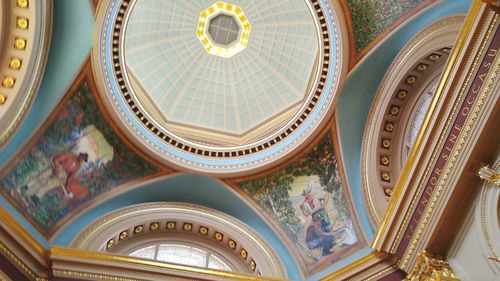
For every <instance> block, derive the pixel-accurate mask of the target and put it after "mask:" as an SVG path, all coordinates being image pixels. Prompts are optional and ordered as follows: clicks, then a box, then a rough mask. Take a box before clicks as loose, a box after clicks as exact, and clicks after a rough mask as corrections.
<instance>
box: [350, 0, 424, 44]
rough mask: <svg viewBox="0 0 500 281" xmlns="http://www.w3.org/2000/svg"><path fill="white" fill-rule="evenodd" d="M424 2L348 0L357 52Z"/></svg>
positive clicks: (420, 0)
mask: <svg viewBox="0 0 500 281" xmlns="http://www.w3.org/2000/svg"><path fill="white" fill-rule="evenodd" d="M422 2H424V0H347V5H348V6H349V10H350V11H351V17H352V24H353V28H354V37H355V38H356V50H357V51H358V52H359V51H361V50H363V49H364V48H365V47H366V46H367V45H368V44H369V43H370V42H371V41H372V40H373V39H375V37H377V36H378V35H379V34H380V33H382V32H383V31H384V30H385V29H386V28H388V27H389V26H390V25H391V24H393V23H394V22H395V21H396V20H398V19H399V18H400V17H401V16H403V15H404V14H405V13H406V12H408V11H409V10H411V9H412V8H415V7H416V6H418V5H419V4H421V3H422Z"/></svg>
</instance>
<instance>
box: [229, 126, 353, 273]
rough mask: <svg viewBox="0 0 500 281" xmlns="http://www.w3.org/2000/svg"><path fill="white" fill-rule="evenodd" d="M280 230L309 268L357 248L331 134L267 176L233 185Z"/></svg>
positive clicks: (316, 267)
mask: <svg viewBox="0 0 500 281" xmlns="http://www.w3.org/2000/svg"><path fill="white" fill-rule="evenodd" d="M239 185H240V187H241V188H242V189H243V190H244V191H245V192H246V193H248V194H249V195H250V196H251V197H252V198H253V199H254V200H255V201H256V202H257V203H258V204H259V205H260V206H261V207H262V208H263V209H264V210H265V211H266V212H267V213H268V214H269V215H270V216H271V217H272V218H273V219H275V220H276V221H277V222H278V224H279V226H280V227H281V228H282V229H283V230H284V231H285V232H286V234H287V235H288V237H289V238H290V240H291V241H292V243H293V244H294V246H295V250H296V251H297V252H298V254H299V256H300V257H301V258H302V259H303V262H304V264H305V265H306V266H307V269H308V270H309V271H316V270H318V269H320V268H322V267H323V266H325V265H326V264H331V263H332V262H334V261H335V260H337V259H339V258H341V257H343V256H345V255H347V254H349V253H351V252H353V251H349V249H350V248H355V249H359V246H360V242H361V241H360V239H359V233H358V232H359V227H357V222H356V221H355V217H354V216H353V214H352V207H351V206H349V204H350V201H348V199H347V198H348V197H346V194H347V190H346V189H345V187H344V186H343V184H342V181H341V178H340V174H339V167H338V163H337V158H336V155H335V150H334V146H333V140H332V134H330V133H328V134H326V135H325V136H324V137H323V139H321V141H319V142H318V144H316V145H315V146H314V147H313V148H312V149H311V151H310V152H309V153H308V154H307V155H305V156H304V157H302V158H300V159H298V160H296V161H294V162H292V163H291V164H289V165H287V166H285V167H284V168H283V169H281V170H280V171H278V172H275V173H273V174H271V175H268V176H265V177H262V178H258V179H254V180H251V181H247V182H242V183H240V184H239Z"/></svg>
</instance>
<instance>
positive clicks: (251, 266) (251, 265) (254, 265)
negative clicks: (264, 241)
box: [250, 260, 257, 271]
mask: <svg viewBox="0 0 500 281" xmlns="http://www.w3.org/2000/svg"><path fill="white" fill-rule="evenodd" d="M256 267H257V265H256V264H255V261H254V260H252V261H251V262H250V269H251V270H253V271H255V268H256Z"/></svg>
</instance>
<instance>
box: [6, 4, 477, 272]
mask: <svg viewBox="0 0 500 281" xmlns="http://www.w3.org/2000/svg"><path fill="white" fill-rule="evenodd" d="M470 2H471V1H470V0H446V1H441V2H439V3H438V4H436V5H434V6H432V7H431V8H430V9H426V10H425V11H424V12H422V13H421V14H420V15H419V16H417V17H415V18H413V19H412V20H411V21H408V22H407V23H405V25H404V26H402V27H401V28H400V29H399V30H397V31H396V32H395V33H393V34H392V35H391V36H390V37H389V38H387V40H385V41H384V42H383V43H382V44H381V45H380V46H378V48H376V49H374V51H373V53H372V54H371V55H370V56H369V57H367V58H366V60H365V61H363V63H362V64H360V65H359V66H358V67H357V68H356V69H355V70H354V71H353V72H352V73H350V75H349V77H348V79H347V81H346V82H345V85H344V88H343V90H342V93H341V97H340V99H339V106H338V109H337V110H338V122H339V133H340V137H341V148H342V150H343V155H344V164H345V170H346V173H347V178H348V181H349V186H350V188H351V192H352V196H353V197H354V204H355V207H356V209H357V213H358V214H359V218H360V222H361V225H362V228H363V230H364V232H365V233H366V235H367V237H368V239H369V240H371V239H372V238H373V235H374V230H373V228H372V226H371V224H370V222H369V219H368V215H367V213H366V209H365V208H364V205H363V199H362V191H361V176H360V175H361V173H360V156H361V155H360V152H361V143H362V137H363V133H364V125H365V122H366V118H367V116H368V112H369V110H370V106H371V102H372V100H373V97H374V95H375V93H376V91H377V88H378V86H379V84H380V82H381V80H382V78H383V76H384V74H385V71H386V70H387V69H388V67H389V66H390V64H391V62H392V60H393V59H394V58H395V57H396V55H397V54H398V52H399V51H400V50H401V49H402V48H403V47H404V45H405V44H406V43H407V42H408V41H409V40H410V39H411V38H412V37H413V36H415V35H416V34H417V33H418V31H419V30H422V29H423V28H424V27H425V26H427V25H429V24H430V23H432V22H433V21H435V20H437V19H439V18H440V17H443V16H447V15H450V14H455V13H464V12H466V11H467V9H468V7H469V5H470ZM93 28H94V18H93V15H92V9H91V7H90V5H89V1H88V0H79V1H76V0H54V21H53V34H52V42H51V46H50V52H49V60H48V64H47V68H46V71H45V75H44V78H43V80H42V85H41V87H40V91H39V93H38V96H37V98H36V99H35V101H34V103H33V106H32V108H31V110H30V112H29V114H28V115H27V117H26V119H25V121H24V122H23V123H22V124H21V127H20V128H19V130H17V132H16V133H15V135H14V136H13V138H12V139H11V141H10V142H9V143H8V144H7V146H6V147H5V148H4V149H3V150H2V151H0V167H1V166H2V165H5V164H6V163H7V161H8V160H9V159H10V158H12V157H15V153H16V152H17V151H18V150H19V149H20V148H21V147H22V146H23V144H24V143H25V142H26V141H27V140H28V139H29V138H30V136H31V135H32V134H33V132H35V131H36V129H37V128H38V127H39V126H40V125H41V124H42V123H43V120H45V119H46V117H47V116H48V115H49V113H50V112H51V111H52V109H53V108H54V106H55V105H56V104H57V102H58V101H59V100H60V98H61V97H62V95H63V94H64V93H65V91H66V90H67V88H68V87H69V86H70V84H71V82H72V81H73V79H74V78H75V77H76V75H77V74H78V70H79V69H80V67H81V66H82V64H83V63H84V61H85V59H86V58H87V57H88V55H89V52H90V48H91V45H92V33H93ZM157 201H178V202H187V203H194V204H200V205H203V206H206V207H209V208H213V209H216V210H219V211H222V212H225V213H228V214H231V215H232V216H234V217H236V218H238V219H240V220H241V221H243V222H244V223H246V224H248V225H249V226H251V227H253V228H254V229H255V230H256V231H257V232H258V233H260V234H261V235H262V236H263V238H265V239H266V240H267V241H268V242H269V243H270V244H271V245H273V247H274V248H275V250H276V251H277V253H278V254H279V256H280V257H281V259H282V260H283V263H284V264H285V266H286V267H287V271H288V274H289V276H290V278H291V279H294V280H300V275H299V272H298V270H297V264H296V263H295V262H294V261H293V259H292V258H291V256H290V253H289V252H288V251H287V250H286V248H285V247H284V244H283V243H282V242H281V240H280V238H279V236H278V235H277V234H276V233H275V232H274V231H273V230H272V229H271V228H270V227H269V226H268V225H267V224H266V222H265V221H264V220H263V219H261V218H260V217H259V216H258V215H257V214H256V213H255V212H254V211H253V210H252V209H251V208H250V207H248V205H246V203H244V202H243V201H242V200H241V199H239V198H238V197H237V196H236V195H234V194H233V193H232V192H231V191H230V190H228V189H227V188H226V187H225V186H223V185H221V184H220V183H219V182H217V181H215V180H213V179H211V178H208V177H203V176H197V175H183V176H176V177H173V178H170V179H163V180H161V181H156V182H152V183H148V184H146V185H144V186H142V187H141V188H140V189H133V190H129V191H127V192H125V193H122V194H121V195H119V196H117V197H115V198H112V199H110V200H107V201H105V202H101V203H99V204H98V205H97V206H95V207H94V208H93V209H92V210H88V211H87V212H85V213H82V214H80V216H79V217H77V218H76V219H75V220H74V221H73V222H72V223H70V224H69V225H67V227H66V228H65V229H63V230H62V231H61V232H60V233H59V234H58V235H57V236H56V237H54V239H53V241H52V242H51V244H54V245H61V246H67V245H68V244H69V242H70V241H71V239H72V238H73V237H74V236H75V235H76V234H77V233H78V232H79V231H80V230H82V229H83V228H84V227H85V226H87V225H88V224H89V223H90V222H92V221H93V220H95V219H97V218H98V217H100V216H102V215H105V214H106V213H109V212H112V211H114V210H116V209H118V208H122V207H126V206H130V205H132V204H138V203H145V202H157ZM0 204H1V205H2V206H4V208H5V209H6V210H7V211H8V212H10V213H11V214H12V215H13V216H14V217H15V218H16V219H17V220H18V221H19V222H20V223H21V224H22V226H23V227H25V228H26V229H27V230H28V231H29V232H30V233H31V234H32V235H34V236H35V238H37V239H38V240H39V241H40V242H41V243H42V244H43V245H44V246H45V247H49V245H50V244H49V242H48V241H47V240H46V239H45V238H43V237H42V235H40V233H38V232H37V231H36V230H35V229H34V228H33V227H32V226H31V225H30V224H29V223H28V222H27V220H26V219H24V217H23V216H22V215H21V214H20V213H19V212H17V211H16V210H15V208H14V207H13V206H11V205H10V204H9V203H8V202H7V201H6V200H5V199H4V198H3V197H2V196H0ZM369 252H370V249H369V248H365V249H362V250H361V251H359V252H358V253H356V254H355V255H353V256H351V257H349V258H348V259H345V260H342V261H340V262H338V263H336V264H335V265H332V266H330V267H328V268H327V269H325V270H323V271H322V272H319V273H317V274H315V275H313V276H311V277H310V278H309V279H308V280H317V279H319V278H321V277H323V276H325V275H326V274H328V273H331V272H333V271H335V270H337V269H338V268H340V267H341V266H343V265H346V264H348V263H349V262H351V261H353V260H355V259H357V258H359V257H361V256H362V255H364V254H367V253H369Z"/></svg>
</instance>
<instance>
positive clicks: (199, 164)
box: [92, 0, 347, 176]
mask: <svg viewBox="0 0 500 281" xmlns="http://www.w3.org/2000/svg"><path fill="white" fill-rule="evenodd" d="M306 1H310V3H309V5H310V8H311V11H313V13H314V14H315V17H316V20H317V21H318V22H317V26H318V29H319V30H318V37H319V39H318V40H320V41H321V42H320V46H321V49H322V50H321V54H320V55H321V63H320V65H321V67H319V69H318V71H319V72H320V73H318V77H317V82H316V86H315V87H314V90H313V91H312V94H311V95H310V96H309V98H308V101H307V102H306V103H305V104H304V105H303V106H302V107H301V110H300V111H299V113H298V114H296V115H295V117H294V119H292V120H291V121H290V122H288V123H287V125H285V127H283V128H282V129H281V130H279V131H278V132H276V133H275V134H273V135H271V136H269V137H267V138H265V139H263V140H261V141H259V142H257V143H254V144H252V145H245V146H238V147H231V148H227V149H226V148H214V147H210V146H204V145H200V144H197V143H193V142H190V141H187V140H184V139H182V138H179V137H178V136H176V135H174V134H172V133H171V132H169V131H168V130H167V129H165V128H163V127H162V126H161V125H160V124H158V123H157V122H155V121H154V120H153V118H150V117H149V116H148V115H147V113H146V112H144V111H143V109H142V106H141V105H140V102H138V101H137V100H136V97H135V95H134V93H133V92H132V90H131V87H130V86H129V83H128V80H127V78H126V77H127V75H126V69H125V68H124V54H123V46H124V44H122V43H123V36H122V35H123V34H124V32H125V29H126V20H127V15H128V11H129V10H130V7H132V6H133V5H134V3H135V0H121V1H116V2H114V1H109V2H108V3H106V2H104V3H102V5H100V10H99V12H98V13H99V14H98V16H97V18H98V22H99V21H102V26H103V27H102V28H101V29H97V30H96V33H95V42H94V46H95V47H94V52H93V54H92V59H93V67H94V75H95V76H96V81H97V83H98V85H99V88H100V94H101V97H102V100H103V101H104V104H105V106H106V107H107V108H109V109H110V111H111V112H112V113H113V114H112V116H113V119H114V121H115V122H116V123H118V124H119V126H120V127H121V128H122V129H124V131H125V132H127V134H128V135H131V136H132V137H133V139H134V141H135V142H136V143H138V144H140V145H141V146H143V147H145V148H146V149H147V150H148V152H149V154H151V155H152V156H153V157H155V158H156V159H158V160H160V161H162V162H164V163H165V164H171V165H174V166H177V167H178V168H180V169H184V170H186V169H188V170H195V171H198V172H203V173H209V174H216V175H219V176H234V175H236V174H238V175H239V174H241V173H245V172H247V173H248V172H256V169H257V168H263V167H264V166H268V165H270V164H271V163H274V162H276V161H278V160H281V159H282V158H284V157H285V156H286V157H288V156H289V153H290V151H292V150H296V149H297V148H298V147H299V146H301V145H303V144H304V143H305V141H306V140H308V139H310V138H312V137H313V136H314V135H315V134H317V133H318V131H319V127H323V126H324V125H325V123H326V122H327V120H328V119H329V117H330V116H331V114H332V113H333V108H334V107H333V106H332V105H333V103H334V100H335V99H336V93H337V91H338V89H339V84H340V82H339V80H340V79H339V77H340V76H341V75H345V71H346V69H347V67H346V66H345V67H344V64H345V63H344V59H343V58H342V55H343V53H342V51H345V50H344V49H346V48H347V47H346V48H344V47H343V46H341V42H340V41H339V40H340V39H339V37H340V35H339V34H338V33H339V32H338V27H339V22H338V18H337V16H336V15H335V14H333V13H332V12H331V10H330V8H329V7H328V4H327V3H326V1H325V0H306ZM325 7H326V8H325ZM336 8H337V7H336ZM325 10H326V11H328V12H325ZM336 11H337V9H336ZM337 13H341V11H337ZM97 26H101V24H97ZM317 129H318V130H317Z"/></svg>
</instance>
